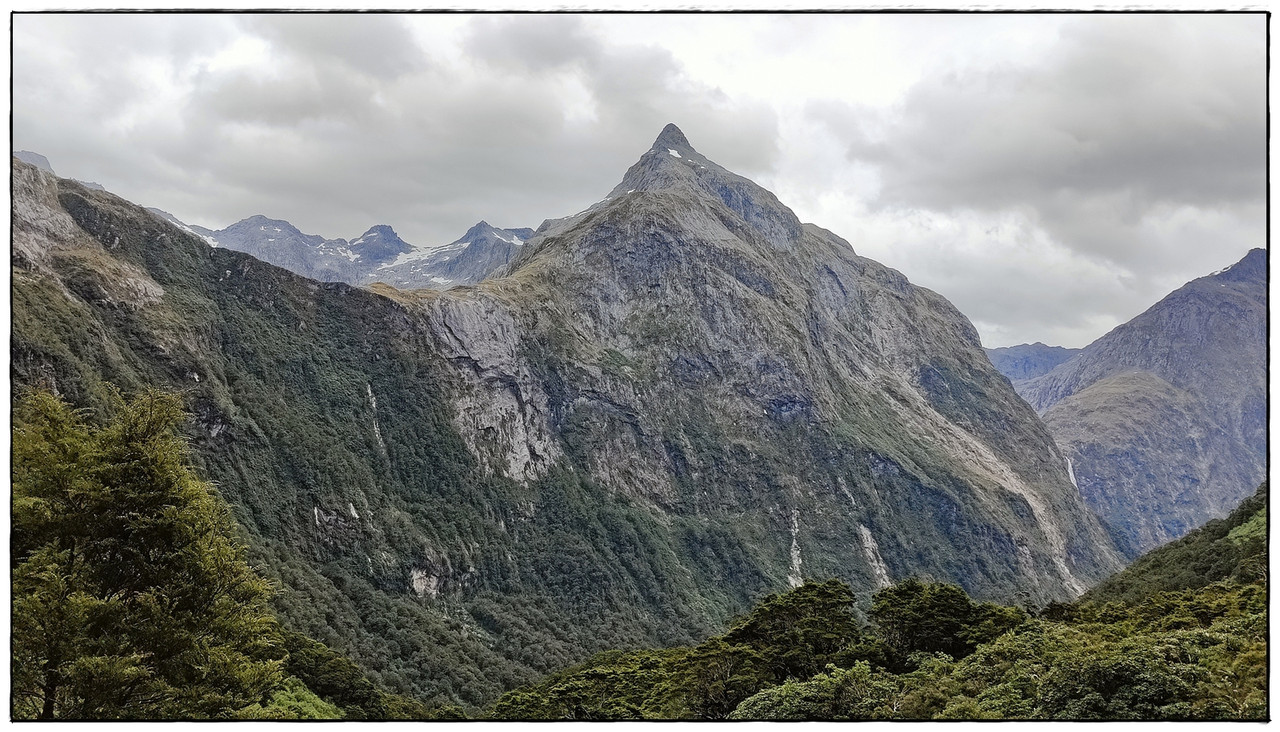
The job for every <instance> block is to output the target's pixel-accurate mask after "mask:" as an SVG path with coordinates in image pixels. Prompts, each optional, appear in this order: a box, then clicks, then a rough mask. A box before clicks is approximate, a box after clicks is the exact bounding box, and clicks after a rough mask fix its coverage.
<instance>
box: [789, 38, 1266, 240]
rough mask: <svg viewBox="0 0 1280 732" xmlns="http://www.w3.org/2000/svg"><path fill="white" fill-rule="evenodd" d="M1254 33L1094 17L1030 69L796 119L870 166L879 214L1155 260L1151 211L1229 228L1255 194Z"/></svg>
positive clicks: (1260, 126)
mask: <svg viewBox="0 0 1280 732" xmlns="http://www.w3.org/2000/svg"><path fill="white" fill-rule="evenodd" d="M1264 23H1265V20H1264V19H1263V18H1262V17H1261V16H1101V17H1090V18H1088V19H1084V20H1078V21H1076V22H1073V23H1069V24H1067V25H1066V26H1065V27H1064V28H1063V31H1062V34H1061V37H1060V41H1059V43H1058V44H1056V45H1055V46H1053V47H1050V48H1047V49H1046V51H1045V56H1044V58H1043V61H1042V63H1040V64H1038V65H1036V66H1033V67H1023V68H997V69H994V70H986V71H979V72H974V71H963V70H959V71H954V72H953V73H950V74H948V75H945V76H939V77H936V78H931V79H927V80H926V81H923V82H921V83H920V84H918V85H917V86H916V87H915V88H914V89H913V90H912V91H911V92H910V93H909V94H908V96H907V97H906V99H905V100H904V101H903V103H902V105H901V108H900V109H899V110H898V113H897V114H895V115H893V116H891V117H889V118H887V119H871V120H868V119H867V118H866V112H865V110H858V109H855V108H852V107H845V106H842V105H839V104H826V105H821V106H816V105H815V106H814V107H813V108H811V109H810V114H811V115H812V116H813V117H815V118H817V119H821V120H823V121H824V122H826V123H827V124H828V125H830V126H831V128H832V129H833V130H834V131H836V132H837V134H840V135H842V136H843V137H844V139H845V141H846V143H847V144H848V155H849V157H850V158H852V159H856V160H861V161H866V162H871V163H874V164H877V165H878V166H879V168H880V171H881V175H882V182H883V188H882V191H881V193H880V197H879V200H878V201H877V203H878V204H880V205H882V206H901V205H911V206H924V207H928V208H932V209H935V210H957V209H966V208H968V209H975V210H1002V209H1016V208H1023V209H1025V210H1027V211H1028V212H1029V213H1030V214H1031V215H1032V216H1034V217H1036V218H1037V219H1038V220H1039V222H1040V223H1041V224H1042V225H1043V226H1044V227H1045V228H1046V229H1047V230H1049V231H1050V232H1051V233H1053V234H1054V236H1055V237H1056V238H1057V239H1058V240H1059V241H1061V242H1062V243H1063V244H1065V245H1067V246H1070V247H1072V248H1075V249H1077V250H1079V251H1081V252H1082V253H1084V254H1086V255H1089V256H1093V257H1096V258H1099V259H1104V260H1111V261H1118V262H1126V263H1132V262H1134V261H1135V260H1136V259H1138V258H1143V257H1151V256H1159V252H1158V251H1157V250H1158V249H1159V247H1156V246H1150V245H1148V246H1144V245H1143V244H1142V242H1141V241H1140V239H1141V237H1139V236H1138V232H1137V228H1138V224H1139V223H1140V222H1141V220H1142V219H1143V217H1144V216H1145V215H1147V214H1148V213H1149V212H1151V211H1152V210H1153V209H1154V208H1156V207H1158V206H1168V205H1192V206H1196V207H1201V208H1205V207H1210V208H1225V209H1229V210H1235V211H1238V212H1241V213H1243V212H1244V210H1245V209H1244V208H1241V207H1248V206H1249V205H1250V204H1254V203H1256V202H1258V201H1260V200H1261V197H1262V194H1263V191H1264V190H1265V176H1266V171H1265V156H1266V129H1265V103H1264V96H1263V93H1262V90H1263V89H1264V88H1265V73H1266V68H1265V53H1266V39H1265V34H1264V32H1263V31H1264Z"/></svg>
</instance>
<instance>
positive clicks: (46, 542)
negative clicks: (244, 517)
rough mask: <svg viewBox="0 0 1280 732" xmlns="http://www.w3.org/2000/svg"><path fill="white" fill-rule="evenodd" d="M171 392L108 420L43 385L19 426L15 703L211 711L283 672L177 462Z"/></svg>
mask: <svg viewBox="0 0 1280 732" xmlns="http://www.w3.org/2000/svg"><path fill="white" fill-rule="evenodd" d="M184 417H185V415H184V414H183V412H182V409H181V402H180V401H179V400H178V399H177V398H176V397H174V396H170V395H163V394H158V393H154V392H153V393H148V394H144V395H142V396H140V397H138V398H137V399H134V400H133V401H130V402H128V403H125V402H123V401H121V400H118V399H117V403H116V405H115V413H114V414H113V415H112V418H111V420H110V421H109V422H108V423H107V424H105V425H103V426H100V427H99V426H91V425H89V424H87V423H86V420H85V418H84V415H83V414H81V413H78V412H75V411H73V410H72V409H71V408H70V407H68V406H67V405H66V404H65V403H64V402H62V401H60V400H58V399H57V398H55V397H53V396H51V395H49V394H48V393H43V392H37V393H33V394H31V395H29V396H28V397H27V398H25V399H23V400H22V401H21V403H20V404H19V405H18V407H17V409H16V412H15V418H14V422H15V426H14V433H13V543H12V551H13V553H12V560H11V561H12V570H13V597H14V601H13V653H14V655H13V667H12V668H13V679H14V696H13V700H14V701H13V715H14V717H16V718H19V719H31V718H40V719H138V718H216V717H227V716H230V715H232V714H233V713H234V712H235V710H237V709H240V708H243V707H245V706H248V705H250V704H252V703H255V702H256V701H258V700H260V699H261V698H262V697H263V696H264V694H266V693H267V692H269V691H270V690H272V689H273V688H275V687H277V686H279V684H280V681H281V673H280V665H281V664H280V660H279V659H280V658H281V656H283V652H282V650H281V649H280V648H279V645H278V644H279V637H278V635H277V634H276V632H275V620H274V617H273V616H272V614H271V612H270V609H269V606H268V604H267V603H268V597H269V591H268V586H267V583H266V582H265V581H263V580H262V579H261V578H259V577H258V576H257V575H256V574H255V573H254V572H253V570H252V569H250V567H249V565H248V564H247V562H246V561H245V558H244V548H243V547H242V546H241V545H240V544H239V543H237V542H236V541H235V540H234V539H232V536H233V529H232V522H231V520H230V518H229V516H228V514H227V510H226V507H225V506H224V504H222V503H221V501H219V500H218V499H217V498H216V497H215V496H214V494H213V493H212V490H211V488H210V486H209V485H208V484H206V483H203V482H201V481H200V480H198V479H197V478H196V477H195V475H194V473H192V471H191V469H190V468H189V467H188V466H187V464H186V452H185V444H184V442H183V441H182V439H181V438H180V437H179V436H178V434H177V427H178V425H179V424H181V422H182V421H183V419H184Z"/></svg>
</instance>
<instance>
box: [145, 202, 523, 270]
mask: <svg viewBox="0 0 1280 732" xmlns="http://www.w3.org/2000/svg"><path fill="white" fill-rule="evenodd" d="M148 210H150V211H151V212H152V213H155V214H157V215H159V216H161V217H162V218H164V219H166V220H168V221H170V222H171V223H173V224H175V225H177V226H178V227H179V228H181V229H183V230H185V231H190V232H193V233H195V234H197V235H198V236H201V237H203V238H204V239H205V240H206V241H208V242H209V243H210V244H211V245H213V246H220V247H225V248H227V249H233V250H235V251H237V252H245V253H246V254H251V255H253V256H254V257H255V258H257V259H261V260H262V261H264V262H268V263H270V264H274V265H276V266H277V267H283V268H285V269H287V270H289V271H290V272H294V273H297V274H300V275H302V276H303V277H309V278H311V279H316V280H321V281H323V282H346V283H347V284H350V285H368V284H373V283H376V282H382V283H385V284H388V285H391V286H392V287H396V288H399V289H403V290H417V289H423V288H436V289H438V288H440V287H448V286H451V285H470V284H475V283H476V282H479V281H480V280H482V279H484V278H485V277H487V276H488V275H489V274H491V273H492V272H494V271H496V270H498V269H500V268H502V267H504V266H506V264H507V263H508V262H510V261H511V259H512V257H514V255H515V253H516V252H518V251H519V250H520V246H521V245H522V244H523V243H524V241H525V240H526V239H528V238H529V237H531V236H533V229H497V228H494V227H492V226H490V225H489V224H488V223H487V222H484V221H481V222H480V223H478V224H476V225H475V226H473V227H471V228H470V229H469V230H468V231H467V233H466V234H464V235H463V236H462V237H461V238H460V239H458V240H456V241H454V242H452V243H450V244H447V245H445V246H442V247H415V246H413V245H412V244H409V243H408V242H406V241H404V240H403V239H401V238H400V236H399V235H398V234H396V232H395V230H393V229H392V228H391V227H390V226H387V225H386V224H379V225H377V226H374V227H371V228H370V229H369V230H368V231H366V232H365V233H364V234H362V235H360V237H359V238H356V239H352V240H351V241H349V242H348V241H347V240H345V239H325V238H324V237H322V236H316V235H308V234H303V233H302V232H300V231H298V229H297V228H296V227H295V226H293V225H292V224H290V223H289V222H287V221H280V220H276V219H268V218H266V217H265V216H251V217H249V218H247V219H244V220H242V221H239V222H237V223H235V224H232V225H231V226H228V227H227V228H225V229H222V230H220V231H212V230H209V229H205V228H203V227H200V226H187V225H186V224H184V223H182V222H181V221H179V220H178V219H177V218H175V217H174V216H173V215H171V214H169V213H167V212H164V211H161V210H159V209H148Z"/></svg>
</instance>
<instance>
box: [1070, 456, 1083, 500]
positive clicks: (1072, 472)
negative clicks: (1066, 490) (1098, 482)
mask: <svg viewBox="0 0 1280 732" xmlns="http://www.w3.org/2000/svg"><path fill="white" fill-rule="evenodd" d="M1067 477H1069V478H1071V485H1073V486H1075V487H1076V492H1077V493H1079V492H1080V484H1079V483H1077V482H1076V471H1075V469H1074V468H1072V467H1071V458H1067Z"/></svg>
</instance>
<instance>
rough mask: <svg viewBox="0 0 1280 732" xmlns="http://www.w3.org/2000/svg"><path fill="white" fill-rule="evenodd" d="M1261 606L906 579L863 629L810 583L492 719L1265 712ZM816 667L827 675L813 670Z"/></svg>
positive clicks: (508, 706)
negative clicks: (1044, 606) (1015, 593)
mask: <svg viewBox="0 0 1280 732" xmlns="http://www.w3.org/2000/svg"><path fill="white" fill-rule="evenodd" d="M1237 525H1243V526H1249V524H1248V523H1245V522H1242V523H1238V524H1237ZM1249 530H1250V529H1247V530H1246V531H1249ZM1223 533H1224V535H1225V533H1226V531H1225V530H1224V532H1223ZM1240 533H1245V532H1238V533H1237V536H1239V534H1240ZM1266 598H1267V592H1266V587H1265V585H1264V584H1262V583H1261V582H1251V583H1247V584H1242V583H1240V582H1238V581H1235V580H1231V579H1228V580H1226V581H1222V582H1216V583H1213V584H1210V585H1208V586H1204V587H1199V588H1197V589H1181V590H1178V591H1172V592H1161V593H1157V594H1154V595H1150V596H1147V597H1145V598H1144V599H1143V601H1142V602H1140V603H1136V604H1132V605H1131V604H1125V603H1121V602H1110V603H1106V604H1102V605H1099V604H1097V603H1094V602H1082V603H1079V604H1076V605H1057V606H1055V607H1053V608H1050V609H1049V610H1048V611H1047V612H1043V613H1041V614H1040V615H1039V617H1036V618H1030V617H1028V616H1027V614H1026V612H1024V611H1023V610H1021V609H1019V608H1015V607H1007V606H1000V605H995V604H991V603H982V604H979V603H975V602H973V601H972V600H971V599H970V598H969V597H968V595H967V594H965V593H964V592H963V591H962V590H961V589H960V588H958V587H955V586H953V585H944V584H935V583H925V582H921V581H919V580H914V579H911V580H906V581H903V582H900V583H899V584H897V585H894V586H892V587H889V588H886V589H884V590H881V591H880V592H878V593H876V594H875V596H874V597H873V599H872V609H871V613H870V619H871V621H872V624H873V625H872V627H871V628H869V629H867V628H862V627H860V626H859V624H858V623H857V621H856V619H855V617H854V615H853V613H852V611H851V610H852V607H851V606H852V600H853V597H852V594H851V593H850V591H849V588H848V587H847V586H845V585H843V584H842V583H839V582H837V581H827V582H823V583H808V584H806V585H804V586H802V587H800V588H797V589H795V590H792V591H790V592H787V593H783V594H779V595H769V596H767V597H765V598H764V599H763V600H761V601H760V602H759V603H758V604H757V605H756V607H755V608H753V609H752V611H751V612H750V613H748V614H747V615H746V616H744V617H742V618H740V619H738V620H736V621H734V622H733V623H732V624H731V626H730V628H729V630H728V631H727V632H726V633H725V635H723V636H719V637H714V638H711V639H709V640H707V641H705V642H704V643H702V644H700V645H698V646H696V647H694V648H677V649H671V650H669V651H637V652H630V653H618V652H614V653H606V654H601V655H599V656H597V657H596V659H593V661H592V662H591V663H589V664H586V665H585V666H582V667H578V668H575V669H570V670H568V671H565V672H562V673H561V674H557V675H555V676H553V677H550V678H549V679H548V680H546V681H544V682H542V683H541V684H539V685H537V686H533V687H526V688H524V689H519V690H516V691H514V692H511V693H509V694H507V695H506V696H505V697H503V699H502V700H501V701H500V702H499V703H498V705H497V706H495V707H494V709H493V716H495V717H497V718H503V719H732V720H790V721H806V720H912V719H916V720H921V719H963V720H1001V719H1003V720H1010V719H1012V720H1174V719H1187V720H1224V719H1265V718H1266V717H1267V713H1268V697H1267V688H1268V687H1267V664H1266V659H1267V645H1266V629H1267V622H1266V615H1267V601H1266ZM871 633H874V637H872V635H871ZM820 660H825V661H827V662H826V664H825V665H824V667H823V668H820V669H817V670H814V671H812V672H810V671H809V670H810V669H812V668H813V664H814V663H816V662H818V661H820ZM806 673H807V676H806V675H802V674H806Z"/></svg>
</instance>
